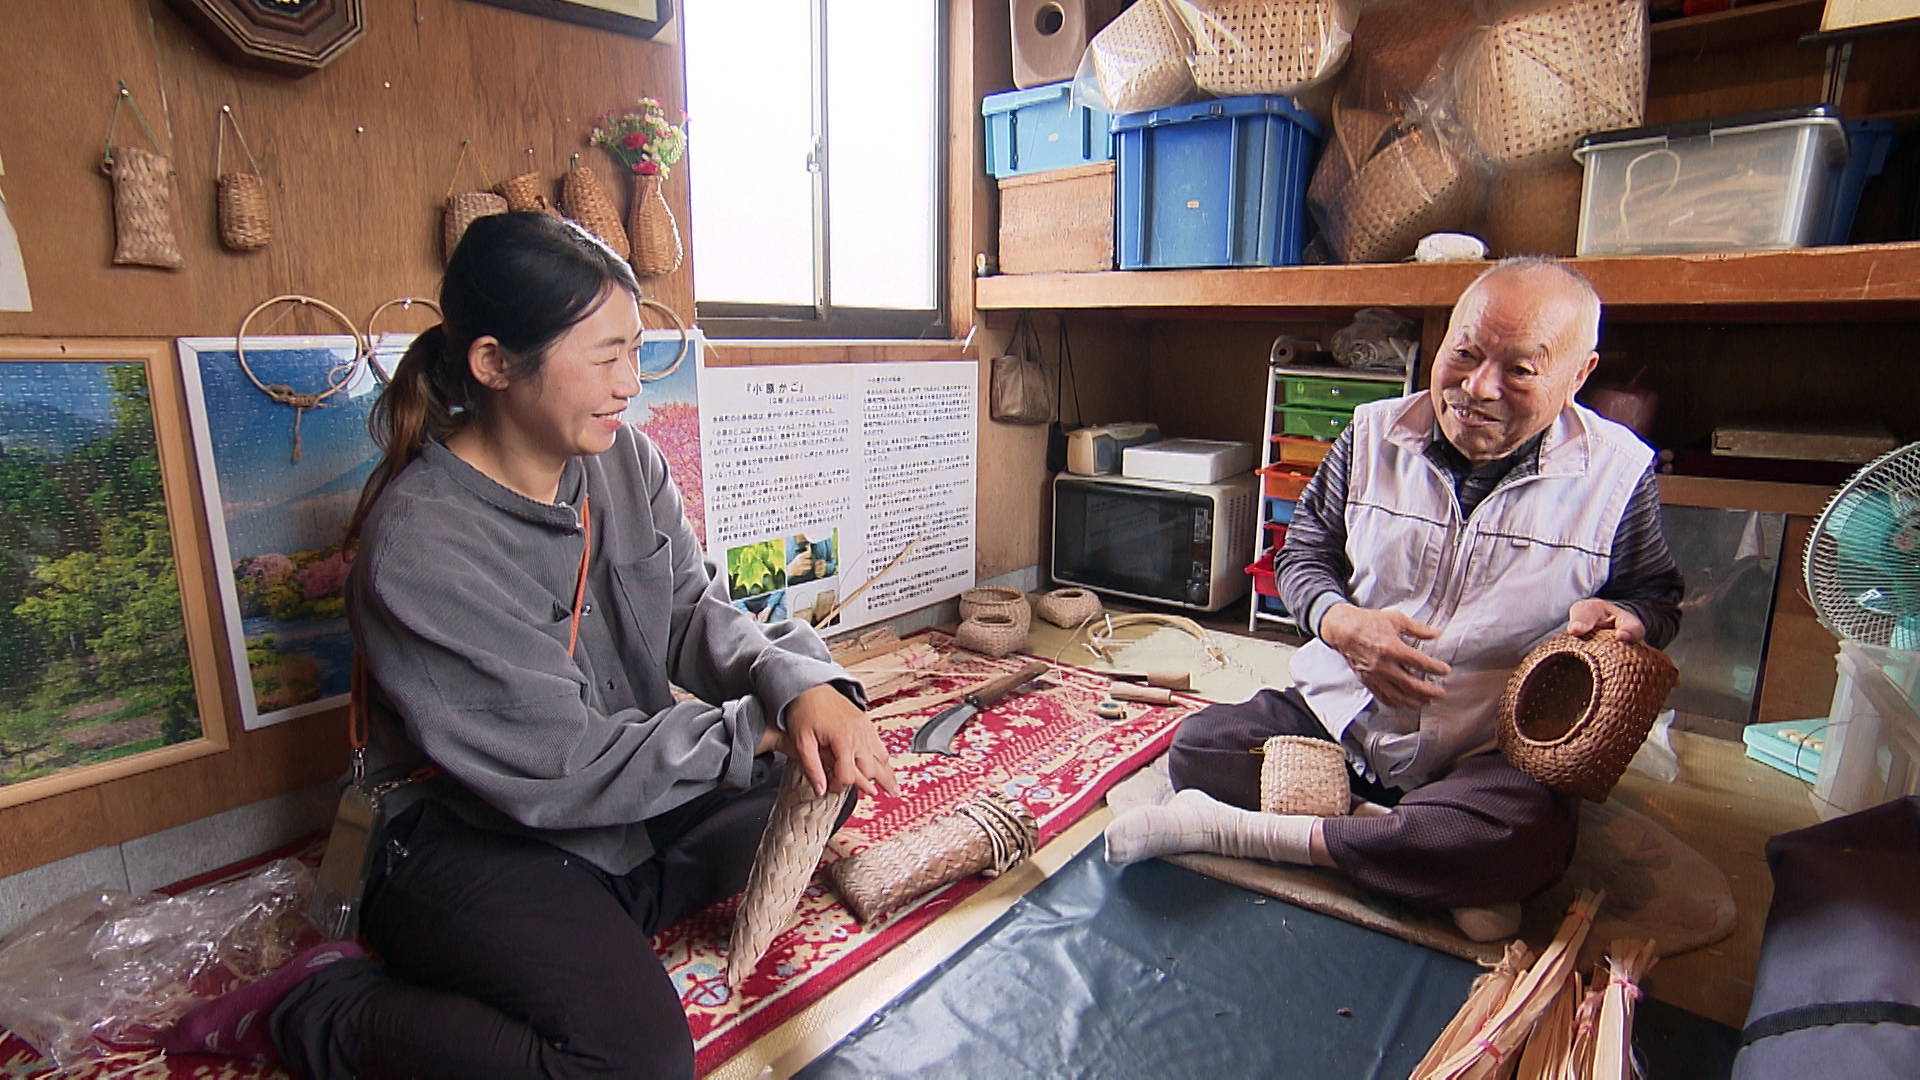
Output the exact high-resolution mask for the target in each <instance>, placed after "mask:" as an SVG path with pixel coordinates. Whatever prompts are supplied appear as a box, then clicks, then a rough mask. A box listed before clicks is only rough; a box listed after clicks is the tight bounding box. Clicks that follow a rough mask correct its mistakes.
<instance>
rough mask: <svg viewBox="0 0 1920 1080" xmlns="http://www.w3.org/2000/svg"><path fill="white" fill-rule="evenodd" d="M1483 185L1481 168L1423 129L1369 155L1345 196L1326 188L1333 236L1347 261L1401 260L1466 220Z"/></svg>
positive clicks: (1332, 243)
mask: <svg viewBox="0 0 1920 1080" xmlns="http://www.w3.org/2000/svg"><path fill="white" fill-rule="evenodd" d="M1316 179H1317V177H1316ZM1483 191H1484V184H1483V182H1482V180H1481V177H1480V173H1479V170H1477V169H1475V168H1474V167H1473V166H1472V164H1471V163H1469V162H1467V161H1465V160H1464V159H1463V158H1461V156H1460V155H1459V154H1457V153H1455V152H1453V151H1452V150H1451V149H1449V148H1448V147H1446V146H1444V145H1442V144H1441V141H1440V140H1439V139H1438V138H1437V137H1435V135H1434V134H1433V132H1432V131H1431V130H1430V129H1427V128H1415V129H1413V130H1411V131H1409V132H1407V133H1406V134H1405V135H1402V136H1401V137H1399V138H1398V139H1395V140H1393V141H1392V142H1391V143H1389V144H1388V145H1387V146H1386V147H1385V148H1384V149H1382V150H1381V151H1380V152H1379V153H1376V154H1374V155H1373V156H1372V157H1371V158H1370V159H1368V160H1367V162H1366V163H1365V164H1363V165H1361V166H1360V168H1359V171H1358V172H1356V173H1354V175H1353V178H1352V179H1351V180H1350V181H1348V182H1347V184H1346V186H1345V187H1344V188H1343V189H1341V190H1340V191H1339V192H1338V193H1337V194H1333V195H1331V196H1330V197H1329V196H1328V195H1327V193H1326V192H1324V191H1323V192H1322V193H1321V194H1322V198H1325V199H1326V205H1325V209H1324V210H1323V215H1324V218H1325V224H1326V232H1327V240H1328V243H1329V245H1330V246H1331V247H1332V249H1333V253H1334V256H1335V258H1337V259H1339V261H1341V262H1345V263H1364V262H1397V261H1399V260H1401V259H1404V258H1406V257H1407V256H1409V255H1411V254H1413V247H1414V245H1415V244H1417V243H1419V242H1420V238H1421V237H1423V236H1425V235H1427V234H1428V233H1431V232H1443V231H1446V230H1448V229H1457V228H1460V227H1461V226H1463V225H1465V224H1466V223H1467V222H1468V221H1469V220H1471V219H1472V217H1473V215H1474V212H1475V211H1476V210H1477V209H1478V208H1479V204H1480V197H1481V195H1482V193H1483Z"/></svg>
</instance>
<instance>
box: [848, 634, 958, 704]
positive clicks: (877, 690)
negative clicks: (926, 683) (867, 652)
mask: <svg viewBox="0 0 1920 1080" xmlns="http://www.w3.org/2000/svg"><path fill="white" fill-rule="evenodd" d="M945 659H946V658H945V657H944V656H942V655H941V654H940V652H939V651H938V650H936V649H935V648H934V647H933V646H931V645H928V644H926V643H925V642H914V643H913V644H911V645H905V646H902V647H901V648H899V649H896V650H894V651H892V652H889V653H886V654H884V655H881V656H877V657H874V658H873V659H871V660H863V661H860V662H859V663H854V664H846V665H844V666H845V667H846V669H847V674H849V675H852V676H853V677H854V678H855V679H858V680H859V681H860V686H861V688H862V689H864V690H865V691H866V693H867V704H868V705H872V704H873V703H875V702H877V701H882V700H885V699H886V698H889V697H892V696H893V695H894V694H897V693H899V692H900V691H902V690H905V689H906V688H907V687H909V686H912V685H914V684H916V683H919V682H921V681H922V680H924V679H926V678H927V677H928V676H929V675H932V674H933V673H934V672H936V671H938V670H939V669H940V668H941V666H942V664H943V662H944V661H945Z"/></svg>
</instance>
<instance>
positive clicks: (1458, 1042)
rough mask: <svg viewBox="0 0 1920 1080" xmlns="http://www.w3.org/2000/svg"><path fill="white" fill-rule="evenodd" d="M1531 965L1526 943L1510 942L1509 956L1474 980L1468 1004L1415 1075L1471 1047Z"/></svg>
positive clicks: (1436, 1040) (1456, 1016)
mask: <svg viewBox="0 0 1920 1080" xmlns="http://www.w3.org/2000/svg"><path fill="white" fill-rule="evenodd" d="M1532 962H1533V950H1531V949H1529V948H1527V943H1526V942H1524V941H1509V942H1507V951H1506V955H1504V956H1502V957H1501V958H1500V960H1499V962H1498V963H1496V964H1494V965H1493V968H1492V969H1491V970H1490V971H1488V972H1487V973H1486V974H1485V975H1482V976H1480V977H1479V978H1477V979H1475V980H1473V988H1472V989H1471V990H1469V991H1468V992H1467V1003H1466V1004H1465V1005H1462V1006H1460V1011H1459V1012H1457V1013H1455V1014H1454V1016H1453V1021H1452V1022H1451V1023H1449V1024H1448V1025H1447V1026H1446V1028H1445V1030H1443V1031H1441V1032H1440V1037H1439V1038H1438V1039H1435V1040H1434V1041H1433V1047H1432V1048H1431V1049H1429V1050H1428V1051H1427V1056H1426V1057H1423V1058H1421V1059H1420V1064H1418V1065H1416V1066H1414V1069H1413V1075H1414V1076H1415V1077H1421V1076H1426V1075H1427V1074H1428V1073H1429V1072H1431V1071H1432V1070H1433V1068H1434V1067H1435V1066H1437V1065H1439V1064H1440V1063H1441V1062H1442V1061H1445V1060H1446V1059H1447V1057H1448V1056H1449V1055H1451V1054H1452V1053H1453V1052H1454V1051H1456V1050H1459V1049H1460V1048H1461V1047H1464V1046H1467V1045H1469V1044H1470V1043H1471V1042H1472V1041H1473V1037H1474V1036H1475V1035H1476V1034H1478V1033H1479V1031H1480V1026H1481V1025H1482V1024H1484V1023H1486V1022H1487V1017H1489V1016H1492V1015H1493V1010H1495V1009H1497V1008H1499V1007H1500V1003H1501V1002H1503V1001H1505V1000H1506V999H1507V992H1508V991H1509V990H1512V989H1513V984H1514V982H1515V980H1517V979H1519V978H1520V974H1521V972H1524V971H1526V970H1527V965H1528V964H1530V963H1532Z"/></svg>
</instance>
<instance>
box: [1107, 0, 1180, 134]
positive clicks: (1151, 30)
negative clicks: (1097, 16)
mask: <svg viewBox="0 0 1920 1080" xmlns="http://www.w3.org/2000/svg"><path fill="white" fill-rule="evenodd" d="M1167 4H1168V0H1137V2H1136V3H1134V4H1133V5H1132V6H1131V7H1129V8H1127V10H1125V11H1123V12H1121V13H1120V15H1119V17H1118V18H1116V19H1114V20H1113V21H1112V22H1110V23H1108V24H1107V27H1106V29H1104V30H1102V31H1100V32H1099V33H1098V34H1095V35H1094V37H1093V41H1092V43H1090V44H1089V45H1088V46H1087V53H1088V56H1089V59H1090V60H1091V61H1092V64H1093V74H1094V77H1095V78H1096V79H1097V80H1099V83H1100V93H1101V95H1102V96H1104V97H1105V98H1106V99H1107V106H1108V111H1110V112H1116V113H1128V112H1145V111H1146V110H1148V109H1162V108H1165V107H1167V106H1168V105H1178V104H1180V103H1181V102H1183V101H1191V100H1193V99H1194V98H1195V97H1197V96H1199V93H1200V88H1199V87H1198V86H1195V85H1194V82H1193V68H1192V67H1191V66H1190V65H1189V64H1188V63H1187V54H1188V52H1189V51H1190V50H1191V49H1192V47H1193V39H1192V37H1191V36H1190V35H1189V34H1188V32H1187V27H1186V23H1184V22H1182V21H1181V19H1180V18H1179V17H1178V16H1176V15H1175V14H1173V12H1172V11H1170V10H1168V7H1167Z"/></svg>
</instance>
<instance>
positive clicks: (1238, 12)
mask: <svg viewBox="0 0 1920 1080" xmlns="http://www.w3.org/2000/svg"><path fill="white" fill-rule="evenodd" d="M1357 11H1358V4H1357V2H1356V0H1183V11H1182V14H1183V15H1184V16H1185V18H1186V20H1187V22H1188V24H1189V26H1190V27H1191V29H1192V32H1193V79H1194V82H1195V83H1196V84H1198V85H1199V87H1200V88H1201V89H1202V90H1206V91H1207V92H1209V93H1212V94H1218V95H1220V96H1222V97H1232V96H1235V95H1240V94H1289V95H1291V94H1297V93H1300V92H1301V91H1302V90H1305V89H1307V88H1308V87H1311V86H1314V85H1315V84H1317V83H1320V82H1322V81H1324V80H1325V79H1327V78H1328V77H1330V76H1331V75H1332V74H1333V73H1334V72H1335V71H1336V70H1338V69H1339V67H1340V63H1341V61H1342V60H1345V59H1346V56H1347V46H1348V44H1349V43H1350V42H1351V41H1352V40H1353V28H1354V22H1355V21H1356V15H1357Z"/></svg>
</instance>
